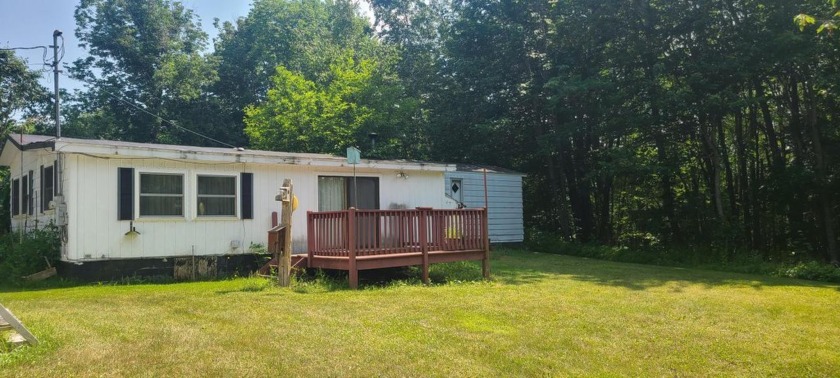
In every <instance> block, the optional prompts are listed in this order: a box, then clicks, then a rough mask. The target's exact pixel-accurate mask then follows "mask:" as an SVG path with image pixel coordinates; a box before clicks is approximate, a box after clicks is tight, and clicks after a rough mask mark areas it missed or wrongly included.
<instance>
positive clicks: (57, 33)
mask: <svg viewBox="0 0 840 378" xmlns="http://www.w3.org/2000/svg"><path fill="white" fill-rule="evenodd" d="M61 35H62V33H61V30H58V29H56V30H54V31H53V44H52V48H53V75H54V76H53V79H54V80H53V82H54V83H55V139H56V140H61V94H60V93H59V91H58V74H59V73H60V72H61V71H60V70H59V69H58V63H59V61H58V37H61ZM63 41H64V38H63V37H62V42H63ZM63 44H64V43H62V45H63ZM54 169H55V178H56V183H55V189H56V197H58V198H61V199H63V195H64V185H62V181H61V180H62V178H63V176H64V175H63V173H64V172H62V171H61V153H59V152H58V151H56V163H55V168H54ZM59 202H63V201H59Z"/></svg>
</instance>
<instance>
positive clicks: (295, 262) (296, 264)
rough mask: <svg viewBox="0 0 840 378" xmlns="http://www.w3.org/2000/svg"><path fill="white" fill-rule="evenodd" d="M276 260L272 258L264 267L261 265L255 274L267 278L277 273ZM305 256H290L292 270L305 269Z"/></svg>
mask: <svg viewBox="0 0 840 378" xmlns="http://www.w3.org/2000/svg"><path fill="white" fill-rule="evenodd" d="M277 267H278V264H277V258H276V257H275V258H272V259H271V260H269V261H268V262H267V263H265V265H263V266H262V267H261V268H260V269H259V270H258V271H257V274H258V275H260V276H262V277H269V276H271V272H272V271H274V272H277ZM306 268H307V263H306V255H304V254H299V255H292V269H293V270H294V269H306Z"/></svg>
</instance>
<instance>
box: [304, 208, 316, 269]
mask: <svg viewBox="0 0 840 378" xmlns="http://www.w3.org/2000/svg"><path fill="white" fill-rule="evenodd" d="M314 250H315V217H314V216H313V215H312V212H311V211H307V212H306V267H307V268H308V267H309V264H312V251H314Z"/></svg>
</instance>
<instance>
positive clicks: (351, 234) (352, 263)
mask: <svg viewBox="0 0 840 378" xmlns="http://www.w3.org/2000/svg"><path fill="white" fill-rule="evenodd" d="M347 243H348V244H349V245H348V246H347V250H348V259H349V264H348V265H349V267H348V270H349V272H348V274H349V276H350V277H348V280H349V281H350V288H351V289H357V288H358V287H359V270H358V269H356V208H355V207H351V208H350V210H349V211H348V212H347Z"/></svg>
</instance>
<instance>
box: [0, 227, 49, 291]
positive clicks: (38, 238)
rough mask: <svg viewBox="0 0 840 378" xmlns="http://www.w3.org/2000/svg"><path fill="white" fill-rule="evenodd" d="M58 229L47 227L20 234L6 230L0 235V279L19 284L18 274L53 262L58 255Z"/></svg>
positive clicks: (23, 273)
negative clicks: (5, 232)
mask: <svg viewBox="0 0 840 378" xmlns="http://www.w3.org/2000/svg"><path fill="white" fill-rule="evenodd" d="M60 250H61V243H60V239H59V233H58V229H57V228H56V227H52V226H50V227H46V228H43V229H40V230H34V231H30V232H28V233H26V234H24V235H23V237H22V238H21V237H20V235H19V234H16V233H9V234H5V235H2V236H0V283H5V284H20V283H21V277H23V276H26V275H29V274H32V273H37V272H39V271H41V270H44V269H45V268H46V265H47V264H46V261H45V258H46V260H48V261H49V262H50V264H51V265H53V266H55V264H56V263H57V262H58V259H59V257H60Z"/></svg>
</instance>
